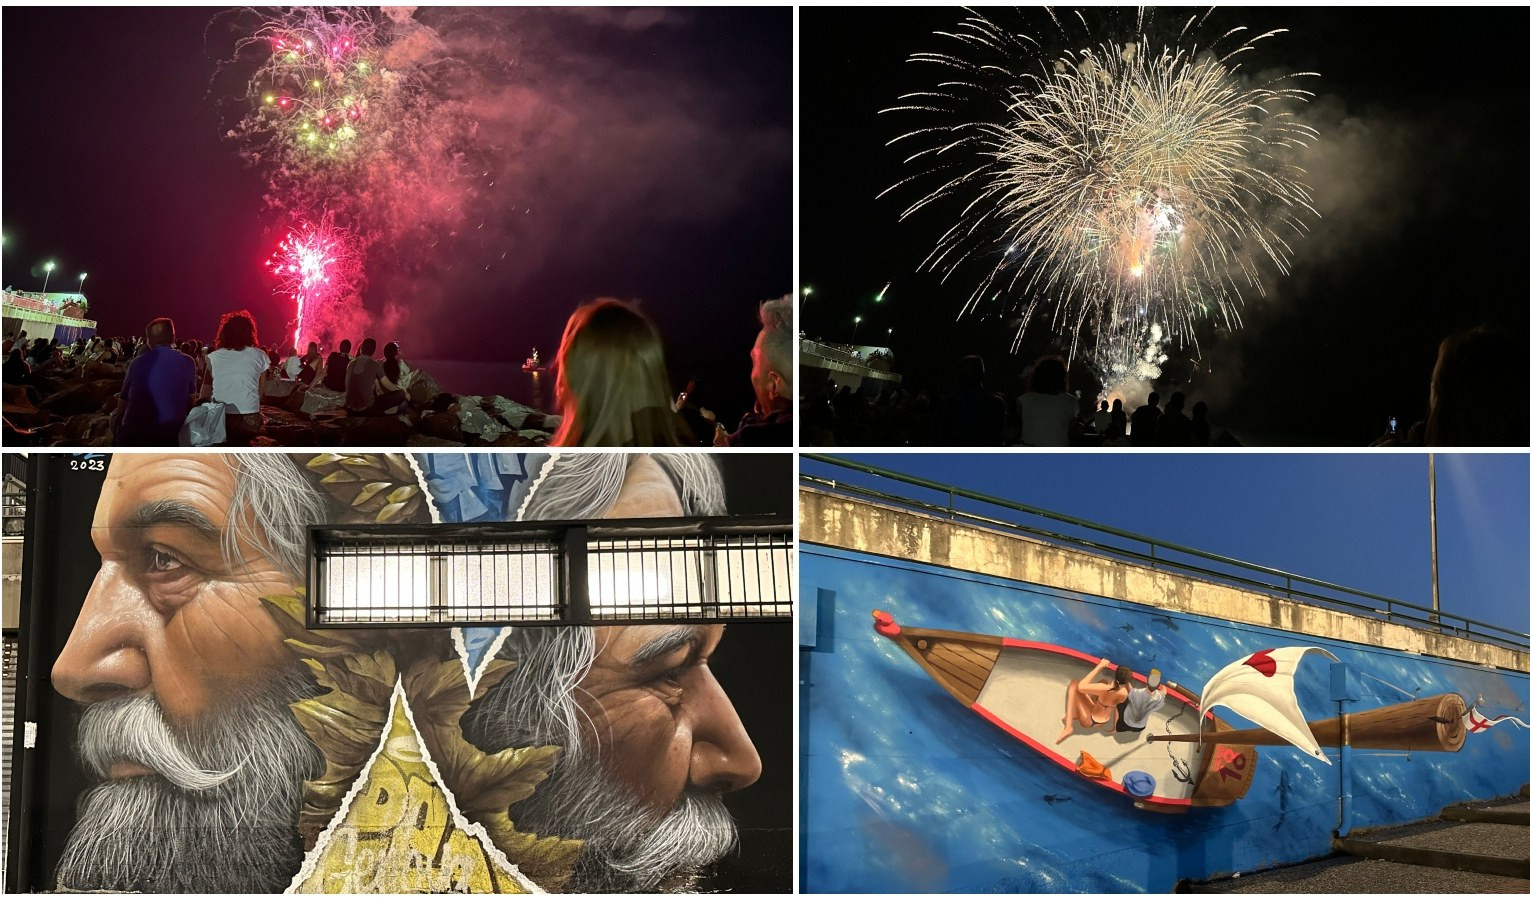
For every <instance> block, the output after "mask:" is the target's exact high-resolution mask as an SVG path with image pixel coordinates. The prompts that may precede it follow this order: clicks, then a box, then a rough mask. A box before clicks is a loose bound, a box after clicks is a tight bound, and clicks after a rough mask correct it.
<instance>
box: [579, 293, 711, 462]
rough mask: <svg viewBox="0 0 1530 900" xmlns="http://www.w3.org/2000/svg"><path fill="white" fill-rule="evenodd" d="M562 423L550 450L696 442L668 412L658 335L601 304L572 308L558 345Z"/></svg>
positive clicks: (615, 306) (627, 312)
mask: <svg viewBox="0 0 1530 900" xmlns="http://www.w3.org/2000/svg"><path fill="white" fill-rule="evenodd" d="M556 366H557V368H558V376H557V383H556V388H555V390H556V392H557V398H558V409H559V411H560V412H561V413H562V414H563V424H562V425H560V426H559V428H558V431H557V433H556V434H554V435H553V437H552V440H551V441H550V442H549V443H550V445H551V446H554V447H682V446H686V445H688V444H692V443H695V437H694V436H693V435H690V434H689V433H688V431H689V429H686V428H685V424H684V422H683V421H682V420H681V419H680V417H679V416H678V415H676V414H675V411H674V410H673V409H672V408H671V407H670V402H669V372H668V370H667V369H666V367H665V365H664V346H663V343H662V342H661V341H660V339H659V332H658V330H657V329H655V328H654V326H653V323H652V322H650V321H648V319H647V317H645V316H644V315H643V314H642V313H640V312H638V310H637V308H636V307H635V306H633V305H631V304H629V303H623V302H622V301H620V300H611V299H601V300H596V301H595V302H593V303H588V304H585V305H584V306H581V307H579V308H578V309H576V310H574V314H573V315H572V316H570V317H569V320H568V325H567V327H565V328H564V330H563V342H562V344H561V345H560V346H559V347H558V357H557V362H556Z"/></svg>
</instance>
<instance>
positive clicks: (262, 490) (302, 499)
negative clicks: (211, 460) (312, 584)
mask: <svg viewBox="0 0 1530 900" xmlns="http://www.w3.org/2000/svg"><path fill="white" fill-rule="evenodd" d="M223 459H224V461H226V462H227V463H228V467H229V468H230V469H231V470H233V473H234V495H233V496H232V497H230V498H229V505H228V528H227V529H226V530H225V531H224V532H223V556H224V559H226V560H227V561H228V562H229V564H230V565H231V566H234V565H240V566H242V565H244V563H245V558H244V551H243V549H242V548H241V546H240V544H241V541H245V542H247V543H249V544H251V545H253V546H254V547H256V548H258V549H260V550H261V551H263V552H264V553H265V555H266V556H268V557H269V558H270V559H271V561H272V562H273V563H275V564H277V565H279V566H281V568H282V571H284V572H286V573H287V574H289V575H291V576H293V577H294V578H297V579H298V580H299V581H301V580H302V579H303V578H305V577H306V576H307V574H308V526H309V525H317V524H319V523H321V522H323V521H325V516H326V512H325V503H324V498H323V497H322V496H320V494H319V492H318V490H317V489H316V488H314V487H313V485H311V484H309V482H308V479H306V478H304V477H303V470H302V469H301V468H299V467H298V464H297V463H296V462H294V461H293V460H292V458H291V457H289V456H287V455H286V454H284V453H241V454H228V455H227V456H225V457H223ZM245 510H249V512H250V514H251V517H252V518H253V519H254V521H255V525H256V527H255V528H254V529H252V530H251V532H250V533H249V534H246V533H245V521H244V515H243V513H244V511H245Z"/></svg>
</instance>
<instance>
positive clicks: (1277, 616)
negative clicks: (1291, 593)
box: [798, 488, 1530, 672]
mask: <svg viewBox="0 0 1530 900" xmlns="http://www.w3.org/2000/svg"><path fill="white" fill-rule="evenodd" d="M798 506H799V516H800V521H801V523H802V526H801V530H802V540H803V541H804V542H810V543H815V544H823V545H825V546H829V547H839V548H842V549H846V550H857V551H861V552H864V553H872V554H877V555H881V556H889V557H894V558H897V559H907V560H913V561H916V562H923V563H929V564H931V565H936V566H945V567H949V568H953V569H959V570H962V571H966V572H981V573H983V574H985V575H993V576H995V577H998V578H1010V579H1014V580H1016V581H1024V582H1028V583H1031V584H1040V585H1047V586H1049V587H1054V588H1059V589H1062V590H1068V591H1079V592H1081V593H1085V594H1091V595H1093V596H1097V597H1110V598H1113V599H1116V600H1126V601H1130V602H1132V603H1138V604H1143V605H1146V606H1154V607H1157V608H1159V609H1164V610H1174V611H1177V612H1184V613H1192V614H1196V615H1208V616H1215V617H1217V618H1221V619H1224V620H1226V621H1229V622H1242V623H1246V624H1249V625H1266V626H1269V627H1271V628H1277V629H1281V630H1283V631H1292V632H1299V633H1301V634H1310V635H1317V636H1322V637H1329V638H1335V639H1338V640H1342V641H1350V642H1353V643H1356V644H1368V645H1370V646H1375V647H1388V648H1391V649H1393V650H1402V651H1405V652H1408V653H1421V654H1424V655H1427V656H1437V657H1440V658H1442V659H1457V660H1464V661H1468V662H1474V663H1481V664H1483V665H1490V666H1496V667H1498V668H1504V669H1512V670H1514V671H1516V672H1530V652H1526V651H1516V650H1511V649H1507V648H1504V647H1498V646H1495V645H1492V644H1487V643H1482V642H1479V641H1473V640H1467V639H1464V638H1460V637H1456V636H1454V635H1447V634H1439V633H1436V632H1432V631H1428V630H1424V629H1421V628H1416V627H1412V626H1410V625H1405V624H1391V623H1388V622H1386V621H1385V620H1382V619H1378V618H1373V617H1368V616H1362V615H1356V614H1353V613H1347V612H1342V611H1338V610H1332V609H1325V608H1323V607H1319V606H1314V605H1312V604H1309V603H1300V602H1296V601H1293V600H1290V599H1287V598H1285V597H1278V596H1272V595H1269V594H1261V593H1256V592H1254V591H1250V590H1243V589H1239V588H1236V587H1231V586H1228V585H1225V584H1217V583H1215V582H1211V581H1205V580H1198V579H1196V578H1192V577H1189V576H1185V575H1179V574H1175V573H1173V572H1168V571H1162V570H1156V569H1152V568H1149V567H1147V566H1144V565H1141V564H1139V563H1132V562H1122V561H1120V560H1114V559H1108V558H1105V557H1101V556H1097V555H1094V554H1090V553H1085V552H1082V551H1079V550H1072V549H1068V548H1066V547H1060V546H1056V545H1053V544H1046V543H1043V542H1041V541H1037V540H1033V539H1030V538H1025V537H1021V536H1018V535H1013V534H1007V533H1004V532H1001V531H995V530H991V529H985V528H981V527H977V526H973V525H967V524H961V523H957V522H952V521H949V520H945V519H938V518H934V517H932V516H929V515H925V514H920V513H916V512H910V511H908V510H903V509H898V508H895V507H891V506H884V505H880V504H876V503H871V502H868V501H865V500H858V499H851V498H847V497H842V496H838V495H834V494H829V493H825V492H823V491H819V490H815V489H812V488H803V489H802V490H801V491H800V492H799V495H798Z"/></svg>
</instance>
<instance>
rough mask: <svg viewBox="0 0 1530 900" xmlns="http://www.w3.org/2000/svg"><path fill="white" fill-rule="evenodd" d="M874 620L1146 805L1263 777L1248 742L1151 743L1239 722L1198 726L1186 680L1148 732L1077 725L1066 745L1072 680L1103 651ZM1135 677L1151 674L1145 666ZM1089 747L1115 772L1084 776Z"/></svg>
mask: <svg viewBox="0 0 1530 900" xmlns="http://www.w3.org/2000/svg"><path fill="white" fill-rule="evenodd" d="M873 618H874V620H875V628H876V631H877V632H878V633H879V634H881V635H882V636H884V637H887V638H889V639H891V640H892V641H893V642H894V643H896V644H897V645H898V646H900V647H902V648H903V650H904V652H905V653H907V654H908V655H909V656H910V657H912V658H913V660H914V661H915V662H917V663H918V664H919V665H920V667H921V668H923V669H924V671H925V672H926V674H928V675H929V676H930V677H931V678H932V679H934V680H935V683H936V684H939V685H940V686H941V687H943V688H945V690H946V691H947V693H949V694H950V695H951V696H952V697H955V698H956V700H957V702H958V703H960V704H961V705H963V706H965V707H967V708H968V709H971V710H972V711H973V712H975V713H977V714H978V715H979V716H981V717H982V718H984V719H986V720H987V721H988V722H990V723H992V724H993V725H994V726H995V727H997V728H999V729H1000V730H1002V731H1003V732H1005V733H1006V734H1008V735H1009V736H1010V737H1013V738H1014V739H1016V740H1017V741H1019V742H1021V743H1022V744H1024V745H1025V746H1026V747H1028V748H1030V750H1032V751H1033V752H1035V753H1037V754H1039V755H1040V756H1041V757H1042V758H1043V759H1045V760H1047V761H1049V762H1052V763H1055V764H1056V765H1058V766H1060V767H1061V768H1063V769H1065V770H1067V771H1069V772H1072V773H1074V774H1075V775H1076V776H1077V777H1078V778H1080V779H1083V780H1085V781H1088V782H1090V783H1091V784H1094V785H1096V786H1097V787H1099V788H1101V789H1102V790H1105V791H1109V792H1113V793H1115V794H1117V795H1119V796H1120V797H1121V798H1123V799H1124V800H1126V801H1129V802H1131V803H1132V804H1134V805H1135V806H1137V807H1138V808H1139V809H1144V810H1151V811H1154V812H1168V813H1177V812H1185V811H1187V810H1189V809H1190V808H1191V807H1196V806H1226V805H1228V804H1230V803H1233V802H1235V801H1236V800H1238V799H1240V798H1242V797H1243V795H1244V794H1245V793H1247V791H1248V786H1249V783H1250V782H1251V781H1252V780H1253V777H1254V767H1255V765H1256V764H1257V763H1258V755H1257V753H1256V752H1255V750H1254V748H1253V747H1252V746H1249V745H1247V744H1234V743H1209V742H1207V743H1201V742H1194V743H1150V742H1149V741H1148V735H1150V734H1153V735H1166V734H1196V733H1197V728H1198V727H1199V728H1201V729H1203V730H1204V731H1206V732H1219V731H1227V730H1230V726H1228V725H1227V724H1226V723H1225V722H1224V721H1223V720H1221V719H1219V718H1217V717H1216V716H1214V715H1211V714H1209V713H1208V714H1207V716H1206V719H1205V724H1204V725H1199V726H1198V722H1199V721H1200V699H1199V697H1197V696H1196V695H1195V694H1194V693H1193V692H1191V691H1189V690H1187V689H1186V688H1184V687H1182V686H1180V685H1176V684H1172V683H1171V682H1164V684H1165V687H1166V700H1165V703H1164V705H1163V706H1162V707H1161V708H1160V709H1158V710H1156V711H1155V712H1153V713H1152V714H1151V716H1150V717H1149V719H1148V722H1147V725H1146V727H1145V728H1144V729H1143V730H1142V731H1140V732H1130V731H1121V732H1112V731H1111V730H1110V726H1109V725H1104V726H1096V727H1093V728H1084V727H1081V726H1078V725H1075V726H1074V733H1073V734H1072V735H1070V736H1068V737H1067V738H1064V739H1063V740H1062V741H1061V742H1060V743H1058V742H1057V736H1058V734H1059V733H1060V732H1061V731H1062V729H1063V710H1064V706H1065V703H1066V698H1067V691H1068V684H1069V682H1070V681H1073V680H1076V679H1081V678H1083V677H1085V676H1086V675H1088V674H1089V671H1090V670H1091V669H1092V668H1094V666H1095V664H1096V663H1097V662H1098V661H1099V658H1098V657H1095V656H1091V655H1089V654H1087V653H1081V652H1079V651H1077V650H1073V649H1070V648H1067V647H1060V646H1057V645H1055V644H1044V643H1038V642H1035V641H1023V640H1018V639H1016V638H1003V637H996V636H993V635H986V634H973V633H969V632H960V631H938V630H934V629H928V628H908V627H904V626H901V625H899V624H898V623H897V622H895V621H893V617H892V616H891V615H890V614H888V613H885V612H882V611H881V610H877V611H876V612H875V613H873ZM1133 677H1134V678H1136V679H1137V680H1138V681H1139V682H1145V681H1146V678H1145V677H1144V676H1143V675H1141V674H1134V676H1133ZM1085 753H1087V754H1089V756H1090V757H1092V758H1093V759H1094V760H1096V761H1098V762H1099V763H1100V764H1101V765H1102V766H1103V767H1104V768H1105V769H1108V770H1109V777H1091V776H1090V775H1085V774H1083V773H1082V772H1081V771H1080V761H1081V760H1083V759H1084V756H1083V754H1085ZM1136 772H1141V773H1146V774H1148V775H1150V776H1152V779H1153V780H1152V789H1151V793H1148V794H1147V795H1146V796H1138V795H1136V794H1134V793H1133V792H1132V791H1131V790H1129V789H1128V788H1127V787H1126V786H1125V784H1124V782H1125V781H1126V779H1127V776H1128V775H1129V774H1130V773H1136ZM1133 781H1134V782H1141V779H1133ZM1139 790H1140V788H1139Z"/></svg>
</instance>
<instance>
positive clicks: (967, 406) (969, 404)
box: [934, 354, 1004, 447]
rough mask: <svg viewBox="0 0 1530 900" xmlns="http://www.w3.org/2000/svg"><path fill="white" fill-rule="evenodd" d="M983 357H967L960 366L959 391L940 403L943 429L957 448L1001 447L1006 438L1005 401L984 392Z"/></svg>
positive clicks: (940, 441)
mask: <svg viewBox="0 0 1530 900" xmlns="http://www.w3.org/2000/svg"><path fill="white" fill-rule="evenodd" d="M984 370H985V366H984V364H983V357H981V356H978V355H976V354H973V355H971V356H964V357H962V358H961V360H960V361H958V362H957V364H956V385H957V387H956V390H955V391H954V392H953V393H951V394H950V395H948V396H947V397H945V399H943V400H941V402H940V414H939V416H938V418H939V419H940V423H941V427H942V429H943V430H944V431H945V434H946V438H947V439H946V440H940V439H939V437H938V436H937V437H936V440H935V441H934V443H937V444H941V443H949V444H950V445H951V446H953V447H997V446H999V444H1000V443H1002V441H1003V435H1004V401H1003V400H1001V399H999V396H998V395H997V394H994V393H992V392H990V391H987V390H984V388H983V375H984Z"/></svg>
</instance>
